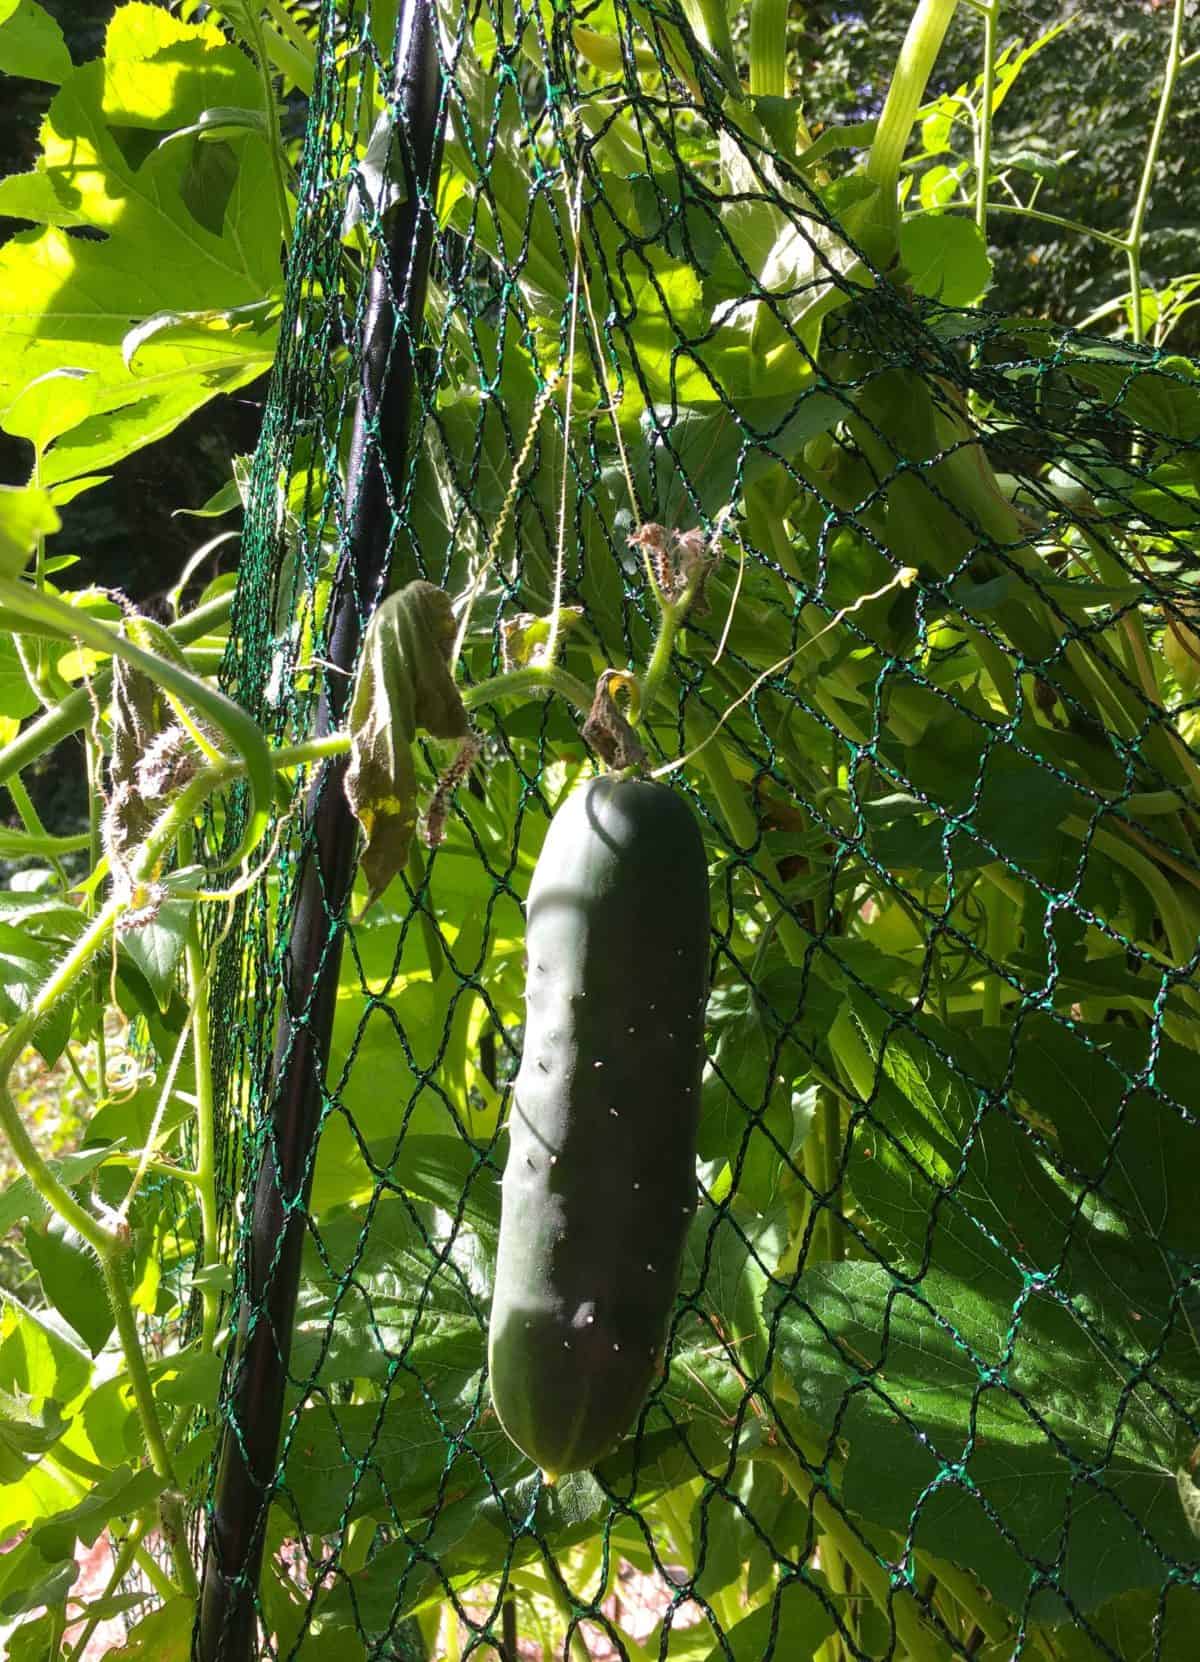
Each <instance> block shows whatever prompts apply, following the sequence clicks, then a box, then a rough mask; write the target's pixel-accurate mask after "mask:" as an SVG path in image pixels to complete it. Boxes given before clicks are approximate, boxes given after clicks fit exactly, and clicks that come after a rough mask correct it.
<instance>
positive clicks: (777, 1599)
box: [704, 1572, 834, 1662]
mask: <svg viewBox="0 0 1200 1662" xmlns="http://www.w3.org/2000/svg"><path fill="white" fill-rule="evenodd" d="M828 1597H829V1594H828V1592H827V1591H826V1592H825V1598H826V1599H828ZM833 1630H834V1622H833V1616H832V1615H831V1613H830V1611H829V1610H828V1608H827V1607H826V1604H825V1603H824V1602H823V1601H822V1598H821V1596H820V1594H819V1593H818V1591H817V1589H816V1588H815V1587H814V1586H813V1585H812V1582H811V1580H810V1579H809V1576H808V1574H807V1572H805V1573H804V1574H801V1575H798V1576H795V1577H793V1578H792V1579H790V1580H785V1581H781V1582H780V1584H779V1586H778V1587H777V1588H776V1589H775V1591H774V1592H773V1594H772V1596H771V1598H770V1599H769V1600H768V1601H767V1603H766V1604H763V1605H760V1606H759V1608H758V1609H757V1610H755V1611H753V1612H752V1613H751V1614H750V1615H749V1616H746V1617H744V1618H743V1619H742V1620H741V1621H740V1622H737V1623H735V1624H734V1626H733V1627H731V1628H730V1629H729V1631H728V1633H727V1634H726V1635H725V1641H726V1644H725V1645H721V1644H716V1645H714V1646H713V1648H712V1650H710V1651H709V1653H708V1655H707V1656H706V1657H705V1659H704V1662H725V1659H726V1658H727V1657H729V1656H732V1658H733V1662H771V1658H772V1657H774V1658H777V1659H778V1662H803V1659H805V1658H809V1657H813V1656H815V1655H816V1653H817V1651H818V1649H819V1648H820V1646H821V1645H822V1644H823V1643H824V1642H825V1640H826V1639H828V1638H829V1636H830V1634H831V1633H832V1632H833ZM726 1645H727V1646H728V1649H726Z"/></svg>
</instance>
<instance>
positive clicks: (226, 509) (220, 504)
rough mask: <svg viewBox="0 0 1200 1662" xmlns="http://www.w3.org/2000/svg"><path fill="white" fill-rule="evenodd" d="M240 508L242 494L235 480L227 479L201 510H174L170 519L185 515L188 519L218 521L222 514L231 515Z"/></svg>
mask: <svg viewBox="0 0 1200 1662" xmlns="http://www.w3.org/2000/svg"><path fill="white" fill-rule="evenodd" d="M241 506H242V493H241V490H240V489H239V488H238V482H237V480H236V479H229V480H227V481H226V482H225V484H223V485H222V486H221V488H220V490H219V491H215V492H214V493H213V495H212V496H210V497H209V499H208V501H207V502H206V503H205V504H204V506H203V507H202V508H176V509H174V510H173V512H172V514H171V518H172V519H178V518H179V517H180V516H181V515H186V516H187V518H189V519H219V518H220V517H221V515H222V514H229V513H232V512H233V510H234V509H235V508H240V507H241Z"/></svg>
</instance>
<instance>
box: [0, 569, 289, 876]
mask: <svg viewBox="0 0 1200 1662" xmlns="http://www.w3.org/2000/svg"><path fill="white" fill-rule="evenodd" d="M0 603H3V604H4V605H6V606H8V607H9V608H10V609H11V610H12V611H14V612H16V613H17V615H18V616H21V617H28V618H30V619H32V620H33V621H34V622H46V623H50V624H53V625H54V626H55V627H57V628H62V629H64V630H65V631H66V632H67V633H69V634H70V635H72V636H73V637H75V638H77V639H78V640H81V641H82V642H83V643H84V645H85V646H90V647H93V648H95V649H96V650H97V651H99V652H104V653H107V654H108V655H109V656H110V657H113V658H121V659H123V660H124V661H125V662H126V663H128V664H130V665H132V667H133V668H134V669H140V670H141V671H142V673H143V674H145V675H148V676H150V677H151V679H152V680H154V681H156V682H158V683H159V684H160V685H162V686H164V687H165V688H166V689H167V690H168V691H169V692H173V693H175V694H176V695H177V696H178V697H179V698H181V699H183V700H184V702H185V703H187V704H188V705H189V706H190V707H191V708H193V709H196V710H198V711H199V712H200V713H201V714H202V715H204V716H206V717H207V718H208V719H209V721H211V722H212V723H213V724H214V726H216V727H217V728H218V729H219V730H220V731H221V732H222V733H224V735H225V736H226V738H227V739H228V740H229V742H230V744H231V745H232V746H233V748H234V749H235V750H236V751H237V752H238V753H239V754H240V755H241V756H243V757H244V758H245V763H246V775H247V778H248V780H249V783H250V789H251V795H252V798H253V804H254V806H253V809H252V811H251V813H250V814H249V816H248V819H247V825H246V831H245V835H244V836H243V838H242V842H241V845H240V846H239V847H238V848H237V849H236V850H235V851H234V853H233V854H232V855H231V856H230V857H229V860H228V862H227V864H229V865H236V864H237V863H238V862H239V861H240V860H241V859H242V858H243V857H244V856H245V855H246V854H247V853H249V851H250V849H251V848H253V846H254V845H255V843H257V841H258V839H259V837H260V836H261V835H262V832H263V831H264V830H265V829H266V823H267V813H268V809H269V804H270V802H271V799H272V796H273V794H274V780H275V775H274V770H273V768H272V765H271V757H270V753H269V751H268V749H267V741H266V738H265V737H264V735H263V733H262V732H261V730H260V729H259V727H258V725H257V723H256V722H254V721H253V720H252V719H251V718H250V717H249V716H248V715H247V714H246V712H245V711H244V710H242V709H240V708H239V706H238V705H236V704H235V703H234V702H233V700H232V699H231V698H227V697H226V696H225V694H224V693H223V692H218V691H217V689H216V688H215V687H210V686H209V685H208V684H207V682H205V681H202V680H201V679H200V677H199V676H197V675H193V674H191V672H190V671H189V670H186V669H184V668H183V667H182V666H181V665H179V664H176V663H173V662H172V661H171V660H170V659H169V658H164V657H161V656H160V655H159V654H158V653H156V652H149V651H147V650H146V648H145V647H141V646H137V645H135V643H134V642H133V641H130V640H127V639H126V638H125V636H124V635H122V634H121V633H120V632H119V631H118V630H116V629H114V628H113V627H112V625H111V624H108V623H105V622H104V621H103V620H102V619H100V618H97V617H92V616H91V615H90V614H88V613H87V612H85V611H83V610H82V609H81V608H79V607H75V606H70V605H68V604H67V603H66V601H63V600H59V599H58V598H57V596H55V595H50V594H38V593H37V592H36V591H35V590H34V589H32V588H31V587H30V586H29V584H28V583H22V582H19V581H17V580H16V579H15V578H12V577H3V576H0Z"/></svg>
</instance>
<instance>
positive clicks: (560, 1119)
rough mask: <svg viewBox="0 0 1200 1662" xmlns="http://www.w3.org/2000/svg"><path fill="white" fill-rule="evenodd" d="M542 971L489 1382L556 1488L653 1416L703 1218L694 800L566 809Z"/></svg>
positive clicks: (702, 895)
mask: <svg viewBox="0 0 1200 1662" xmlns="http://www.w3.org/2000/svg"><path fill="white" fill-rule="evenodd" d="M526 958H527V968H526V990H525V1003H526V1018H525V1047H524V1054H523V1056H522V1059H521V1067H520V1071H519V1072H518V1074H517V1079H516V1084H515V1086H514V1091H513V1108H512V1115H511V1120H510V1145H509V1155H508V1162H507V1165H506V1167H505V1172H504V1187H503V1203H502V1209H501V1222H500V1244H499V1250H498V1254H497V1260H496V1281H495V1292H494V1296H493V1300H492V1316H491V1329H490V1334H489V1365H490V1370H491V1386H492V1400H493V1402H494V1404H495V1408H496V1412H497V1414H498V1416H499V1419H500V1423H501V1424H502V1425H503V1427H504V1429H505V1431H506V1432H507V1433H508V1435H509V1436H510V1437H511V1438H512V1440H513V1442H514V1443H516V1444H517V1446H518V1447H519V1448H520V1449H522V1450H523V1451H524V1453H526V1454H527V1455H529V1457H530V1459H532V1460H535V1461H536V1462H537V1464H538V1465H539V1466H540V1467H541V1468H542V1471H543V1473H544V1474H545V1476H546V1478H547V1480H548V1481H551V1482H552V1481H553V1480H554V1479H555V1478H556V1477H558V1476H559V1475H560V1474H561V1473H563V1472H570V1471H581V1470H584V1469H586V1468H587V1467H589V1466H592V1465H594V1464H595V1463H596V1461H598V1460H599V1459H601V1458H602V1456H603V1455H605V1454H606V1453H608V1451H609V1450H610V1449H611V1448H612V1447H613V1445H614V1444H615V1443H616V1442H617V1441H618V1439H619V1438H620V1437H621V1436H622V1435H623V1434H624V1433H625V1432H626V1431H627V1430H628V1429H629V1427H630V1426H631V1424H632V1423H633V1421H634V1419H635V1418H636V1416H637V1412H638V1409H639V1408H640V1406H641V1404H642V1401H643V1399H644V1397H645V1395H646V1392H647V1390H648V1389H649V1387H650V1382H651V1380H652V1378H653V1376H654V1372H655V1369H656V1367H657V1366H658V1361H659V1356H660V1353H661V1349H662V1344H663V1339H664V1334H665V1330H666V1325H667V1321H668V1318H669V1316H670V1313H671V1307H672V1305H673V1303H674V1299H675V1293H676V1290H677V1287H678V1282H679V1267H680V1259H681V1256H682V1252H683V1244H684V1239H685V1237H686V1235H687V1229H688V1224H689V1221H690V1219H691V1217H692V1214H693V1212H694V1210H695V1204H696V1179H695V1160H696V1125H697V1118H698V1113H699V1102H700V1073H701V1068H702V1065H703V1059H704V1005H705V996H706V989H707V972H708V875H707V868H706V863H705V856H704V843H703V840H702V838H701V836H700V829H699V826H698V825H697V823H696V820H695V817H694V816H693V814H692V812H691V810H690V809H689V808H688V806H687V804H686V802H685V801H684V800H683V798H682V797H681V796H678V795H677V794H676V793H675V792H674V791H673V790H671V788H670V787H669V786H667V785H661V784H651V783H647V782H645V781H641V780H614V779H611V778H605V779H595V780H592V781H591V782H590V783H588V784H587V785H584V786H583V787H582V788H581V789H579V790H577V791H576V792H574V794H573V795H572V796H570V797H569V798H568V799H567V801H566V803H565V804H564V805H563V807H561V808H560V809H559V811H558V812H557V814H556V815H555V816H554V819H553V821H552V822H551V825H550V830H549V832H548V833H547V836H546V842H545V845H544V847H543V849H542V852H541V855H540V857H539V859H538V862H537V866H536V868H535V870H534V874H533V880H532V883H531V884H530V889H529V902H528V906H527V910H526Z"/></svg>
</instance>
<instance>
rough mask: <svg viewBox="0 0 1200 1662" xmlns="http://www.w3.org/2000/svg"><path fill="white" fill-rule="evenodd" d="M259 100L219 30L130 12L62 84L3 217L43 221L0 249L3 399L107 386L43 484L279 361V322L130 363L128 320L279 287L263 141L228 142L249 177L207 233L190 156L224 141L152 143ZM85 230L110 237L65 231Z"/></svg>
mask: <svg viewBox="0 0 1200 1662" xmlns="http://www.w3.org/2000/svg"><path fill="white" fill-rule="evenodd" d="M259 100H260V88H259V85H258V80H257V77H256V74H255V71H254V68H253V66H252V64H251V63H250V62H249V60H248V58H247V57H246V55H245V54H244V53H242V52H241V51H239V50H238V49H237V48H236V47H235V46H231V45H230V44H228V43H227V42H226V40H225V39H224V37H223V36H222V34H221V32H220V31H219V30H218V29H217V28H216V27H215V26H214V25H213V24H211V23H203V24H185V23H182V22H179V21H178V20H177V19H176V18H174V17H173V16H172V15H171V14H170V13H169V12H167V11H165V10H164V9H163V8H160V7H156V6H151V5H144V4H140V3H134V4H130V5H125V6H122V7H120V8H118V10H117V11H116V13H115V14H114V16H113V19H112V21H111V23H110V25H109V28H108V33H107V37H106V51H105V55H104V57H103V58H102V59H100V60H97V61H96V62H93V63H88V64H84V65H82V66H81V67H80V68H77V69H73V70H72V71H71V72H70V74H69V75H66V76H65V77H64V80H63V84H62V87H61V88H60V90H59V92H58V93H57V94H56V96H55V98H54V99H53V101H52V103H51V106H50V109H49V112H48V114H47V116H46V120H45V123H44V125H43V129H42V135H41V136H42V142H43V154H42V157H41V159H40V161H39V163H38V165H37V167H36V168H35V169H34V171H32V172H30V173H25V174H15V175H11V176H10V177H9V178H7V179H4V180H0V212H3V213H9V214H14V215H17V216H19V217H22V218H27V219H32V220H34V221H35V222H36V223H37V224H39V225H41V226H43V227H45V228H44V229H41V230H35V231H31V232H23V233H20V234H18V235H17V236H16V237H13V238H12V239H10V241H9V242H8V243H7V244H5V246H4V248H3V249H2V250H0V341H2V344H3V350H0V403H3V404H9V403H11V402H12V399H13V397H14V396H15V395H16V393H18V392H19V391H20V390H21V389H22V388H23V387H25V386H27V385H28V384H29V383H30V382H31V381H34V380H36V379H38V378H39V377H40V376H42V375H44V374H45V373H46V372H48V371H54V370H59V369H61V368H63V366H64V363H65V364H67V365H70V366H71V367H72V368H73V369H75V370H82V371H90V372H91V373H92V376H93V378H94V379H93V382H92V386H93V389H94V404H93V407H92V412H91V413H90V414H89V415H88V416H87V417H86V418H85V419H83V420H82V421H79V422H77V423H76V424H75V425H74V426H73V427H72V428H71V429H70V430H69V434H67V433H64V434H63V436H62V437H60V438H58V439H57V440H56V442H55V443H54V444H52V445H51V447H50V450H49V452H48V453H47V456H46V460H45V465H44V467H43V469H42V471H41V482H42V484H43V485H50V484H56V483H61V482H62V481H63V480H66V479H69V478H72V477H75V476H78V475H80V474H82V473H85V472H95V471H96V470H97V469H98V468H100V467H103V466H106V465H108V464H110V463H112V462H114V461H116V460H117V459H119V457H120V456H123V455H126V454H128V453H129V452H130V451H131V450H134V449H137V448H138V447H139V446H140V445H142V444H145V443H147V442H149V441H150V440H151V439H152V438H154V437H156V436H158V435H159V434H161V433H163V432H166V431H169V430H170V429H171V428H172V427H174V426H176V425H177V424H178V422H179V421H181V420H182V419H183V418H184V416H186V415H187V414H189V413H190V412H191V411H192V410H194V409H195V408H197V407H198V406H199V405H200V404H203V403H204V402H206V401H207V400H208V399H209V398H211V397H212V396H213V395H214V394H215V393H217V392H220V391H229V390H231V389H232V388H234V387H236V386H241V385H244V384H245V383H246V382H247V381H249V380H252V379H253V378H254V377H255V376H257V375H259V374H261V373H262V371H263V369H264V368H265V367H266V366H267V365H268V364H269V362H270V360H271V357H272V355H273V351H274V339H275V325H274V324H273V323H271V324H270V325H269V326H266V327H264V328H263V329H262V330H261V331H260V332H239V331H237V330H233V329H227V330H224V331H223V332H220V333H216V332H213V331H212V330H208V331H204V332H203V333H202V334H201V335H200V336H199V337H198V338H194V339H193V338H185V339H183V340H182V341H177V340H175V339H174V338H172V336H171V335H170V333H167V334H165V335H164V336H163V338H162V339H161V341H157V340H156V341H152V342H149V343H148V344H147V345H146V346H145V347H144V348H143V351H142V353H141V354H139V360H138V370H139V371H140V373H137V374H135V373H133V372H131V370H130V369H129V368H128V367H127V366H126V364H125V363H124V361H123V359H122V355H121V343H122V341H123V340H124V338H125V336H126V335H127V334H128V333H129V330H130V328H131V327H133V326H135V325H136V324H138V323H139V322H141V321H143V320H145V319H147V318H149V317H151V316H153V315H155V314H157V313H162V312H194V311H197V310H205V311H209V312H225V313H230V312H235V311H236V309H237V308H242V307H246V306H250V305H253V304H255V303H258V302H262V301H264V300H267V299H269V298H270V297H272V296H274V295H277V294H278V293H279V292H280V289H281V278H280V270H279V252H280V233H279V224H278V216H277V213H276V210H275V205H274V193H273V187H272V181H271V171H270V158H269V152H268V141H267V139H266V138H265V137H264V136H262V135H258V134H254V133H249V132H247V133H245V134H244V135H243V136H242V137H240V138H236V139H233V140H223V141H222V145H224V146H226V147H227V148H228V149H229V150H230V151H231V153H232V156H233V162H234V164H235V168H236V172H235V176H234V177H233V178H232V181H231V183H230V184H229V188H228V189H227V191H226V197H225V205H224V208H223V212H222V214H221V218H220V222H219V223H215V222H214V221H212V218H211V213H210V214H209V218H210V224H209V225H206V224H204V223H202V220H198V219H197V218H196V217H195V214H194V213H193V212H192V211H191V209H190V208H189V206H188V199H189V192H191V193H192V200H193V202H195V203H197V204H198V203H199V201H200V200H201V199H200V198H197V197H196V196H195V189H196V177H195V173H194V168H193V151H194V149H195V148H196V147H197V146H199V147H200V149H201V150H204V149H209V150H215V149H217V148H220V147H219V146H206V144H205V142H204V141H203V140H202V139H200V138H199V137H198V136H192V137H191V138H188V139H185V140H184V141H183V142H181V143H175V144H166V145H157V144H156V143H155V138H156V135H157V136H166V135H168V134H170V133H173V132H176V131H178V130H179V129H180V128H183V127H187V126H189V125H192V124H194V123H196V122H198V121H199V120H200V118H201V117H202V115H203V114H204V112H205V111H207V110H209V109H211V108H213V107H214V106H215V105H217V104H233V105H237V106H242V107H246V108H252V107H254V106H255V105H257V103H258V102H259ZM131 135H134V136H133V137H131ZM203 200H205V201H207V200H208V199H207V198H203ZM204 211H207V210H204ZM202 217H203V215H202ZM214 223H215V228H213V227H214ZM85 225H86V226H92V227H94V228H95V229H97V230H99V231H101V232H103V233H104V235H103V238H102V239H100V240H91V239H89V240H84V239H81V238H78V237H70V236H67V235H66V234H65V231H66V229H67V228H70V227H76V226H85ZM147 249H153V251H154V253H153V258H149V259H148V258H147V257H146V250H147Z"/></svg>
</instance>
